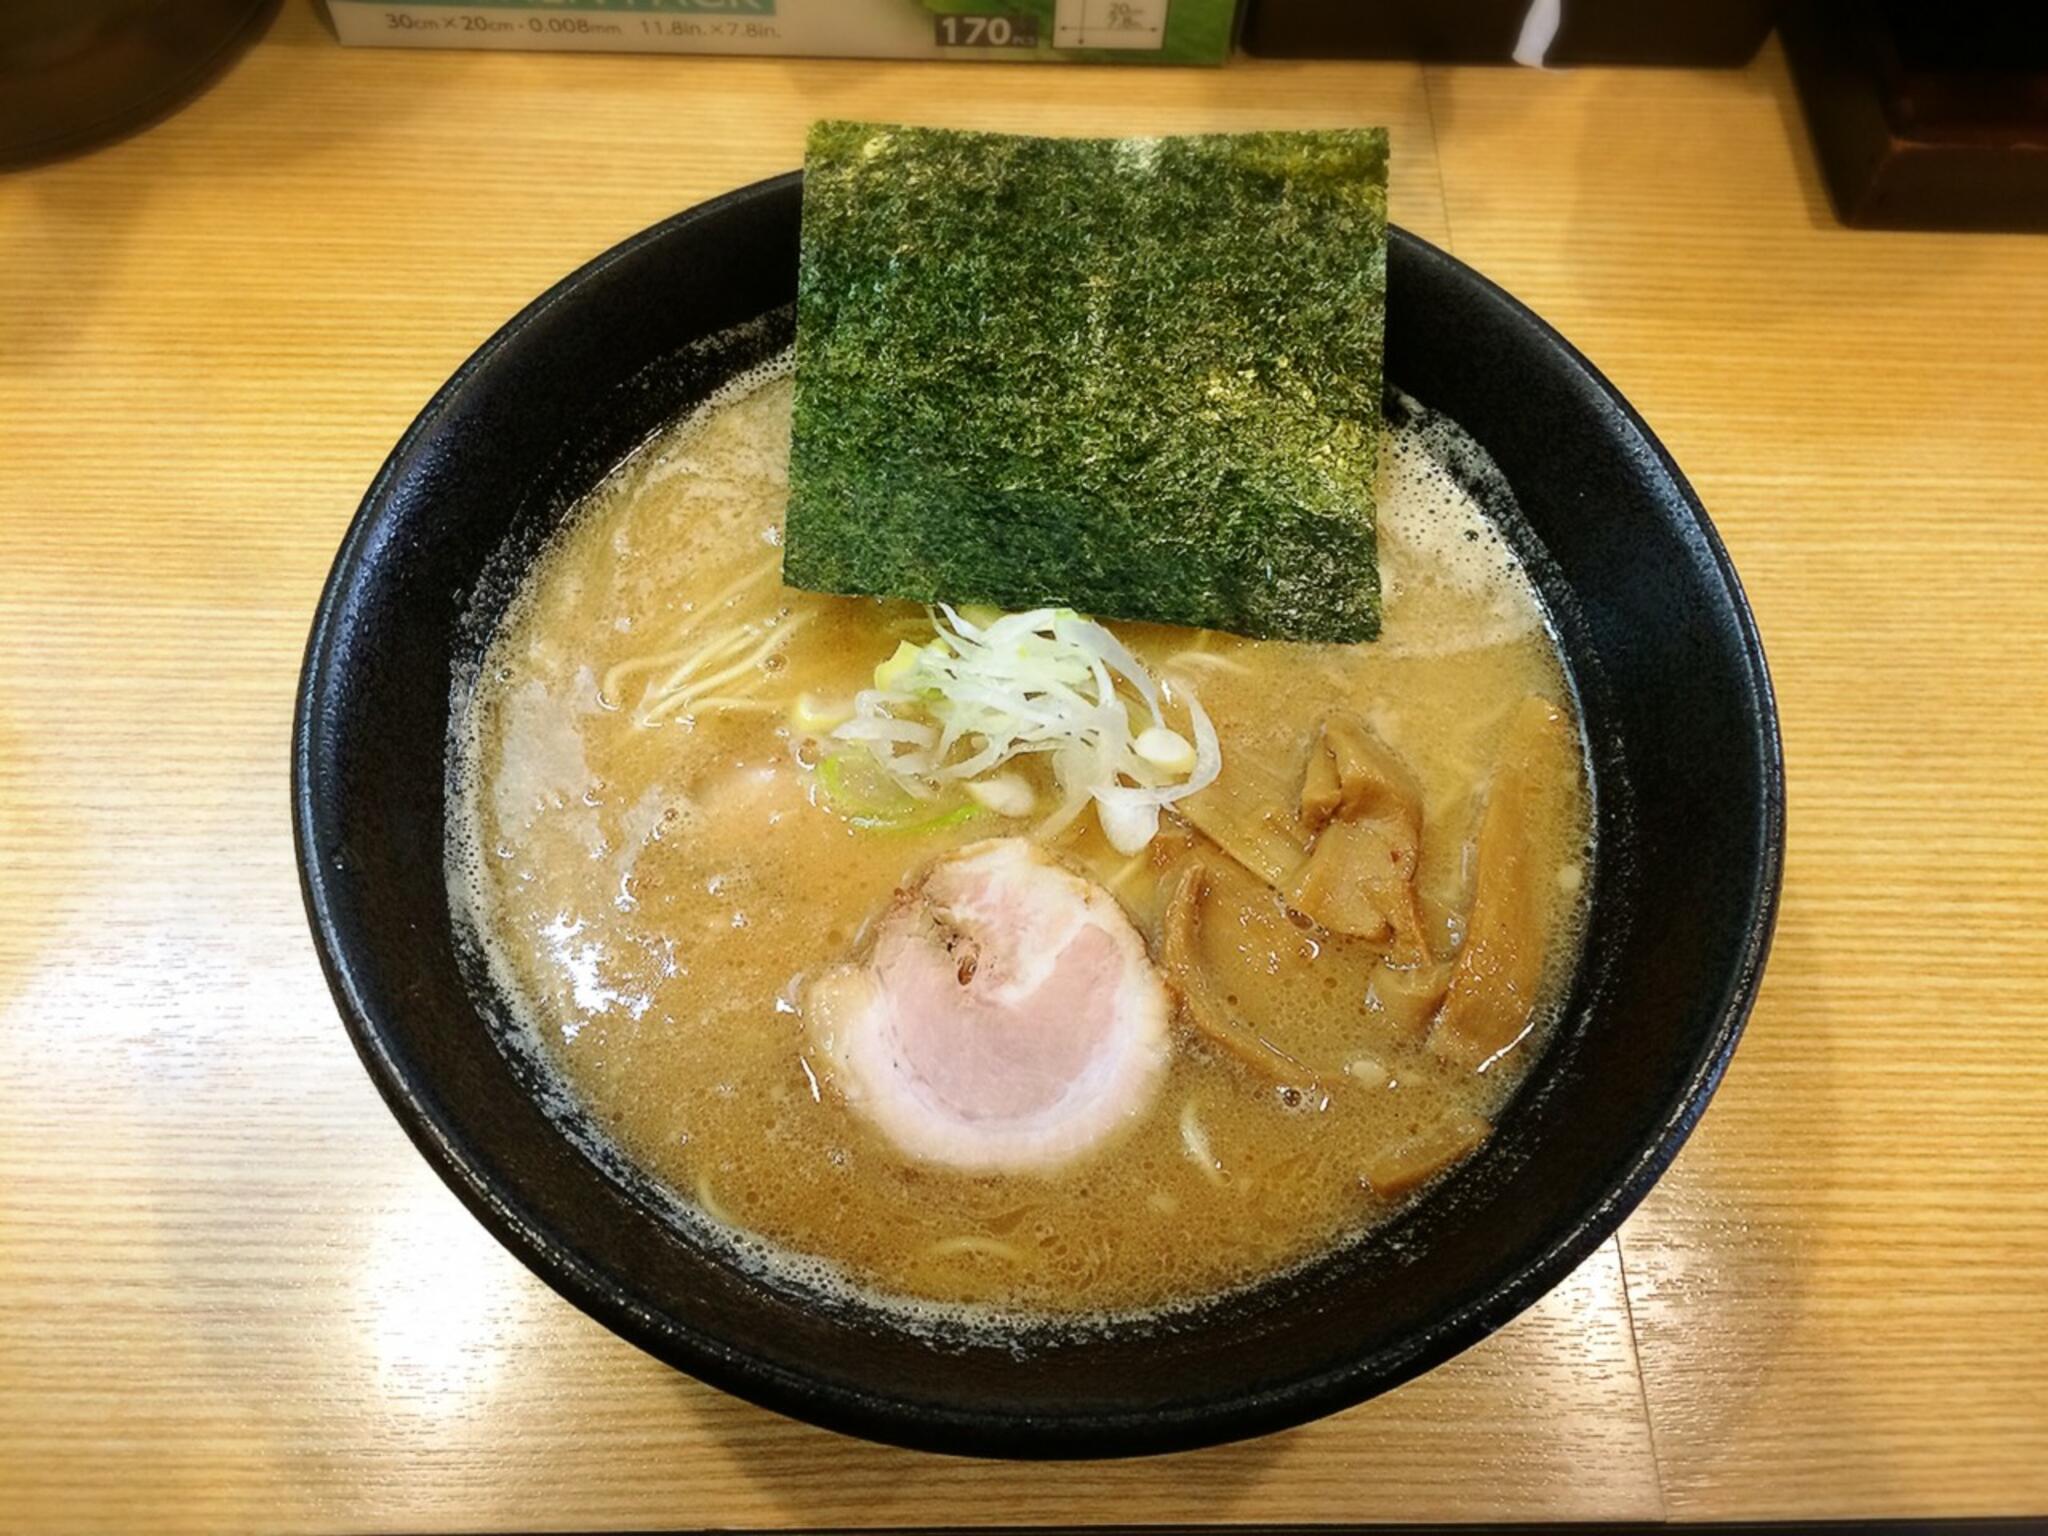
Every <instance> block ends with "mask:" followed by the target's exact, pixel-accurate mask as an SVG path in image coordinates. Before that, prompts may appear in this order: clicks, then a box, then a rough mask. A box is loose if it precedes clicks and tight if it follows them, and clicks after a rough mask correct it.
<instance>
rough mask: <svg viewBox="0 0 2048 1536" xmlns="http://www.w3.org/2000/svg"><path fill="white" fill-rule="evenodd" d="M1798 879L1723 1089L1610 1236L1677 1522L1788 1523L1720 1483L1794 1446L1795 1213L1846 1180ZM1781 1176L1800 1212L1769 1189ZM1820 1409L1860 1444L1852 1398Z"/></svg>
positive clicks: (1802, 1306) (1807, 1241) (1803, 1277)
mask: <svg viewBox="0 0 2048 1536" xmlns="http://www.w3.org/2000/svg"><path fill="white" fill-rule="evenodd" d="M1795 847H1796V845H1795ZM1799 870H1800V860H1799V859H1798V858H1797V856H1796V854H1795V855H1794V856H1793V857H1792V858H1790V859H1788V862H1787V879H1786V885H1785V898H1784V905H1783V907H1782V908H1781V910H1780V913H1779V918H1778V925H1777V934H1776V938H1775V940H1774V942H1773V946H1772V947H1773V952H1774V954H1775V956H1776V974H1777V976H1778V977H1779V979H1780V981H1779V984H1778V985H1774V984H1773V980H1772V974H1771V973H1769V972H1767V973H1766V975H1765V977H1764V982H1763V989H1762V992H1761V994H1760V996H1759V999H1758V1002H1757V1006H1756V1010H1755V1012H1754V1013H1753V1015H1752V1016H1751V1019H1750V1022H1749V1026H1748V1028H1747V1030H1746V1031H1745V1033H1744V1036H1743V1042H1742V1046H1741V1049H1740V1050H1738V1051H1737V1052H1736V1055H1735V1059H1734V1061H1733V1063H1732V1065H1731V1066H1730V1069H1729V1072H1728V1076H1727V1079H1726V1080H1725V1082H1724V1083H1723V1085H1722V1088H1721V1090H1720V1091H1719V1092H1718V1093H1717V1094H1716V1095H1715V1097H1714V1100H1713V1102H1712V1104H1711V1105H1710V1107H1709V1108H1708V1110H1707V1113H1706V1115H1705V1117H1704V1119H1703V1120H1702V1122H1701V1124H1700V1126H1699V1127H1698V1128H1697V1130H1696V1131H1695V1133H1694V1135H1693V1137H1692V1140H1691V1142H1690V1143H1689V1144H1688V1146H1687V1147H1686V1149H1685V1150H1684V1151H1683V1152H1681V1153H1680V1154H1679V1157H1678V1159H1677V1160H1676V1162H1674V1163H1673V1165H1672V1167H1671V1169H1670V1170H1669V1172H1667V1173H1666V1174H1665V1176H1664V1178H1663V1179H1662V1180H1661V1181H1660V1182H1659V1183H1658V1185H1657V1187H1656V1188H1655V1189H1653V1190H1652V1191H1651V1192H1650V1194H1649V1196H1648V1197H1647V1198H1646V1199H1645V1200H1644V1202H1643V1204H1642V1205H1641V1207H1639V1208H1638V1210H1637V1211H1636V1212H1635V1214H1634V1215H1633V1216H1631V1217H1630V1218H1629V1220H1628V1222H1627V1223H1626V1224H1625V1225H1624V1226H1623V1227H1622V1229H1621V1231H1620V1234H1619V1242H1620V1245H1621V1252H1622V1259H1623V1264H1624V1266H1625V1268H1626V1273H1627V1285H1628V1294H1629V1305H1630V1311H1631V1315H1632V1319H1633V1327H1634V1331H1635V1339H1636V1355H1637V1362H1638V1368H1639V1369H1640V1370H1641V1372H1642V1377H1643V1388H1644V1400H1645V1405H1646V1407H1647V1409H1648V1411H1649V1415H1650V1422H1651V1428H1652V1432H1653V1434H1654V1435H1655V1438H1656V1444H1657V1450H1658V1464H1659V1473H1660V1477H1661V1480H1662V1482H1663V1485H1664V1492H1665V1495H1666V1498H1667V1500H1668V1502H1669V1505H1670V1509H1669V1513H1670V1514H1671V1515H1672V1516H1673V1517H1677V1518H1683V1517H1685V1516H1687V1515H1689V1514H1702V1515H1704V1514H1707V1513H1716V1514H1718V1513H1726V1512H1728V1511H1727V1507H1726V1500H1727V1499H1728V1497H1730V1496H1731V1495H1734V1496H1736V1497H1737V1498H1738V1501H1739V1502H1740V1503H1741V1504H1742V1506H1743V1507H1742V1508H1741V1509H1740V1510H1738V1511H1737V1512H1739V1513H1756V1514H1770V1515H1778V1514H1784V1513H1786V1511H1785V1510H1784V1509H1783V1508H1782V1507H1780V1506H1778V1505H1776V1504H1774V1505H1772V1506H1771V1507H1770V1508H1768V1509H1765V1508H1755V1509H1751V1508H1750V1507H1749V1503H1748V1501H1749V1499H1750V1498H1753V1497H1762V1496H1764V1494H1763V1492H1762V1491H1761V1490H1760V1491H1759V1493H1758V1494H1755V1495H1749V1496H1744V1495H1742V1494H1741V1491H1740V1490H1737V1489H1731V1488H1730V1487H1729V1486H1728V1478H1729V1477H1730V1476H1731V1475H1732V1474H1731V1470H1730V1469H1750V1470H1751V1471H1752V1472H1754V1471H1756V1470H1758V1469H1763V1470H1767V1471H1768V1472H1769V1473H1770V1474H1771V1476H1769V1477H1766V1478H1765V1479H1764V1480H1763V1484H1764V1487H1765V1488H1767V1489H1770V1490H1776V1489H1777V1488H1779V1487H1780V1483H1779V1482H1778V1481H1777V1480H1778V1479H1779V1478H1782V1476H1783V1475H1784V1474H1785V1472H1786V1470H1787V1469H1786V1467H1785V1465H1784V1464H1783V1462H1782V1461H1781V1460H1780V1457H1779V1455H1778V1454H1777V1453H1774V1451H1773V1448H1772V1447H1773V1442H1774V1441H1775V1442H1777V1443H1779V1444H1781V1445H1784V1446H1786V1447H1787V1448H1788V1452H1789V1448H1790V1447H1791V1446H1793V1445H1794V1444H1796V1443H1797V1433H1796V1431H1797V1429H1798V1427H1797V1426H1795V1425H1792V1424H1790V1423H1787V1422H1784V1421H1783V1420H1782V1419H1781V1416H1780V1415H1781V1408H1782V1407H1790V1406H1795V1405H1796V1400H1793V1399H1783V1400H1781V1399H1779V1398H1778V1397H1777V1392H1778V1390H1779V1387H1780V1384H1781V1382H1782V1381H1783V1380H1784V1372H1783V1367H1784V1366H1785V1365H1786V1364H1787V1363H1788V1361H1789V1360H1790V1357H1791V1355H1792V1353H1793V1352H1794V1351H1796V1350H1798V1349H1799V1348H1800V1347H1801V1343H1800V1341H1801V1339H1802V1336H1805V1335H1807V1334H1809V1333H1810V1331H1811V1327H1812V1322H1813V1319H1814V1317H1815V1311H1816V1307H1817V1305H1818V1301H1817V1298H1816V1295H1815V1287H1814V1272H1815V1249H1816V1246H1817V1239H1816V1237H1815V1234H1814V1233H1813V1232H1812V1230H1811V1229H1810V1226H1809V1225H1808V1224H1807V1223H1805V1222H1803V1221H1801V1220H1798V1219H1795V1218H1796V1217H1797V1214H1798V1211H1799V1210H1800V1209H1806V1208H1810V1206H1811V1205H1812V1204H1813V1203H1816V1202H1817V1201H1818V1200H1821V1199H1825V1197H1826V1196H1827V1193H1828V1192H1829V1191H1830V1190H1832V1189H1834V1188H1835V1187H1836V1186H1837V1185H1838V1184H1839V1183H1840V1182H1841V1180H1840V1177H1839V1163H1840V1160H1841V1158H1842V1157H1843V1156H1844V1152H1843V1149H1842V1148H1841V1147H1840V1145H1839V1143H1838V1142H1837V1141H1836V1140H1835V1139H1833V1138H1831V1136H1830V1134H1829V1128H1830V1127H1832V1126H1833V1125H1834V1124H1835V1123H1836V1116H1835V1112H1834V1104H1835V1099H1836V1096H1837V1092H1838V1085H1837V1084H1836V1082H1835V1079H1834V1075H1833V1073H1832V1072H1831V1070H1830V1058H1831V1053H1830V1051H1829V1050H1828V1044H1829V1041H1830V1039H1831V1030H1832V1028H1833V1022H1832V1020H1831V1019H1830V1017H1829V1014H1830V1011H1831V1010H1830V1008H1829V1004H1828V998H1827V994H1826V992H1825V991H1824V990H1822V989H1821V987H1820V986H1818V985H1817V984H1815V982H1814V981H1812V980H1809V978H1812V977H1815V976H1817V974H1818V970H1819V962H1818V961H1817V960H1815V959H1814V958H1813V956H1814V953H1815V950H1816V949H1817V948H1818V945H1817V934H1816V930H1815V928H1814V926H1813V921H1812V918H1811V915H1810V913H1809V911H1808V909H1807V908H1806V907H1805V906H1804V905H1803V904H1802V902H1801V900H1800V892H1801V882H1800V879H1799ZM1794 977H1796V978H1797V980H1794V979H1793V978H1794ZM1788 983H1789V984H1788ZM1794 1031H1797V1032H1798V1033H1797V1037H1796V1038H1795V1037H1794V1034H1793V1032H1794ZM1786 1181H1791V1182H1792V1183H1793V1184H1794V1185H1796V1187H1797V1189H1798V1191H1799V1200H1800V1204H1799V1206H1798V1207H1795V1206H1794V1205H1793V1203H1792V1202H1791V1201H1788V1200H1786V1199H1784V1198H1783V1197H1782V1196H1781V1195H1780V1194H1779V1193H1778V1191H1779V1190H1780V1189H1782V1188H1784V1187H1785V1182H1786ZM1828 1414H1829V1417H1830V1421H1831V1422H1830V1428H1829V1430H1828V1432H1827V1439H1828V1440H1830V1441H1833V1442H1836V1443H1843V1444H1854V1443H1857V1442H1858V1440H1859V1439H1860V1433H1859V1430H1858V1428H1857V1424H1858V1420H1859V1414H1858V1410H1857V1404H1856V1401H1855V1399H1854V1397H1853V1395H1852V1394H1848V1393H1843V1394H1840V1395H1837V1396H1836V1397H1834V1398H1833V1399H1831V1400H1830V1402H1829V1404H1828ZM1809 1429H1810V1426H1809ZM1815 1470H1825V1469H1824V1468H1819V1467H1816V1469H1815ZM1705 1492H1712V1493H1714V1494H1715V1495H1716V1500H1715V1503H1714V1505H1713V1507H1712V1509H1711V1510H1709V1509H1706V1508H1697V1509H1696V1508H1695V1507H1694V1506H1693V1505H1692V1504H1691V1503H1690V1502H1689V1500H1690V1499H1691V1498H1692V1497H1694V1496H1697V1495H1699V1494H1702V1493H1705ZM1770 1496H1771V1497H1776V1494H1775V1492H1773V1493H1771V1495H1770ZM1858 1503H1859V1506H1862V1507H1868V1508H1870V1509H1873V1510H1876V1509H1882V1508H1884V1507H1885V1489H1884V1488H1883V1487H1882V1486H1874V1485H1873V1486H1865V1487H1863V1488H1862V1489H1860V1490H1859V1492H1858Z"/></svg>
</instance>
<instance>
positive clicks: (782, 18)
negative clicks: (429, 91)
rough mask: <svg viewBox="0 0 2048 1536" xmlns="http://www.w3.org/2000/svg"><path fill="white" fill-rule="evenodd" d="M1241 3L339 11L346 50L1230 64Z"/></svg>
mask: <svg viewBox="0 0 2048 1536" xmlns="http://www.w3.org/2000/svg"><path fill="white" fill-rule="evenodd" d="M1237 6H1238V0H327V7H328V12H329V14H330V15H332V17H333V18H334V30H335V31H336V33H337V34H339V36H340V38H341V40H342V41H343V42H344V43H352V44H356V45H359V46H366V47H391V48H570V49H582V50H587V51H605V52H625V53H734V54H827V55H837V56H842V57H849V58H890V59H977V60H995V61H1002V62H1023V61H1043V62H1048V63H1061V62H1076V63H1080V62H1091V61H1092V62H1115V63H1157V64H1221V63H1222V62H1223V61H1224V60H1225V59H1226V58H1228V57H1229V56H1230V49H1231V44H1232V42H1233V40H1234V37H1235V34H1236V26H1237Z"/></svg>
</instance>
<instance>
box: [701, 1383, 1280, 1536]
mask: <svg viewBox="0 0 2048 1536" xmlns="http://www.w3.org/2000/svg"><path fill="white" fill-rule="evenodd" d="M675 1385H676V1390H677V1393H678V1395H681V1396H687V1397H688V1399H689V1402H688V1405H687V1408H688V1411H689V1413H690V1416H691V1418H692V1419H693V1420H694V1421H695V1422H696V1423H697V1424H698V1425H700V1426H701V1427H702V1429H703V1430H704V1431H705V1432H706V1433H707V1434H708V1435H709V1436H711V1437H713V1438H715V1439H716V1441H717V1442H718V1444H719V1446H720V1449H721V1450H722V1451H723V1452H724V1453H725V1458H726V1459H727V1460H728V1461H729V1463H730V1464H731V1465H732V1466H733V1467H734V1468H735V1469H736V1470H737V1471H738V1472H739V1473H740V1474H741V1475H742V1476H744V1477H745V1479H746V1480H747V1481H748V1483H749V1484H751V1488H752V1492H753V1493H754V1494H755V1495H756V1496H757V1497H759V1498H761V1499H763V1500H765V1501H767V1502H768V1503H770V1504H772V1505H774V1506H775V1508H776V1510H777V1511H778V1515H777V1521H778V1523H789V1524H806V1523H812V1522H816V1523H820V1524H826V1525H831V1524H847V1523H849V1522H850V1523H855V1524H859V1525H863V1526H866V1525H875V1526H915V1525H930V1524H934V1523H938V1524H951V1523H956V1522H966V1521H968V1519H969V1517H967V1516H966V1515H965V1514H964V1513H963V1512H964V1511H965V1510H967V1509H970V1508H971V1509H973V1510H974V1511H975V1513H974V1514H973V1516H972V1517H971V1523H974V1524H994V1525H1005V1524H1011V1525H1015V1524H1041V1523H1053V1524H1058V1523H1060V1522H1061V1521H1062V1519H1072V1518H1074V1516H1075V1514H1076V1512H1077V1511H1078V1510H1079V1509H1081V1508H1082V1507H1084V1506H1085V1505H1086V1504H1087V1503H1088V1502H1089V1501H1090V1500H1100V1499H1103V1498H1111V1497H1113V1498H1115V1499H1116V1500H1118V1501H1119V1502H1120V1504H1121V1505H1122V1507H1125V1508H1131V1509H1137V1510H1141V1511H1143V1512H1144V1516H1145V1518H1147V1519H1148V1520H1151V1519H1157V1518H1160V1515H1161V1512H1162V1511H1163V1512H1164V1517H1165V1518H1167V1519H1173V1518H1179V1519H1183V1520H1187V1519H1195V1518H1199V1516H1200V1513H1201V1512H1202V1511H1203V1510H1207V1511H1208V1512H1209V1513H1210V1514H1211V1515H1212V1516H1216V1515H1220V1514H1222V1513H1223V1512H1225V1511H1231V1510H1238V1509H1240V1508H1241V1507H1242V1506H1243V1504H1244V1503H1245V1501H1246V1499H1247V1498H1249V1497H1250V1496H1251V1494H1252V1492H1253V1491H1254V1490H1255V1489H1257V1488H1258V1487H1259V1486H1260V1485H1261V1484H1262V1483H1263V1482H1265V1481H1266V1480H1267V1478H1268V1477H1269V1476H1270V1474H1271V1473H1272V1472H1273V1470H1274V1468H1275V1467H1276V1466H1277V1465H1278V1464H1279V1463H1280V1461H1281V1460H1282V1459H1283V1458H1284V1457H1285V1456H1286V1454H1287V1452H1288V1449H1289V1442H1290V1441H1291V1440H1293V1439H1294V1438H1296V1437H1297V1436H1299V1435H1300V1434H1301V1433H1302V1431H1300V1430H1288V1431H1282V1432H1280V1433H1278V1434H1271V1435H1265V1436H1262V1437H1260V1438H1258V1439H1255V1440H1241V1441H1238V1442H1236V1443H1234V1444H1231V1445H1223V1446H1214V1447H1210V1448H1209V1449H1206V1450H1200V1451H1189V1452H1183V1453H1181V1454H1178V1455H1169V1456H1145V1457H1138V1458H1133V1459H1127V1460H1121V1461H1053V1462H1047V1461H996V1460H986V1459H980V1458H974V1457H963V1456H944V1455H934V1454H931V1453H929V1452H923V1451H911V1450H904V1449H902V1448H900V1447H897V1446H889V1445H880V1444H877V1443H875V1442H873V1441H869V1440H861V1439H856V1438H854V1437H851V1436H847V1435H840V1434H835V1433H834V1432H832V1431H830V1430H825V1429H819V1428H817V1427H816V1426H814V1425H810V1424H804V1423H800V1422H798V1421H797V1420H795V1419H789V1418H785V1417H783V1416H782V1415H780V1414H777V1413H771V1412H769V1411H768V1410H766V1409H762V1408H757V1407H755V1406H754V1405H752V1404H751V1403H745V1402H742V1401H740V1400H739V1399H738V1398H734V1397H728V1396H726V1395H725V1394H723V1393H716V1392H708V1391H707V1390H706V1389H705V1388H703V1387H702V1386H700V1385H698V1384H697V1383H695V1382H692V1381H689V1380H687V1379H686V1378H683V1377H678V1378H677V1379H676V1383H675Z"/></svg>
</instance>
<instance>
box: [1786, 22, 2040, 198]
mask: <svg viewBox="0 0 2048 1536" xmlns="http://www.w3.org/2000/svg"><path fill="white" fill-rule="evenodd" d="M1781 30H1782V33H1783V36H1784V39H1785V54H1786V57H1787V59H1788V60H1789V61H1790V63H1791V66H1792V79H1793V83H1794V84H1795V85H1796V86H1797V87H1798V90H1799V98H1800V101H1801V102H1802V104H1803V105H1804V106H1805V109H1806V126H1807V131H1808V132H1809V133H1811V134H1812V136H1813V146H1814V152H1815V154H1816V156H1817V157H1818V158H1819V160H1820V168H1821V174H1822V176H1823V178H1824V179H1825V180H1826V182H1827V185H1828V196H1829V197H1830V198H1831V199H1832V200H1833V202H1834V205H1835V214H1836V216H1837V217H1839V218H1840V219H1841V221H1842V222H1843V223H1844V224H1854V225H1861V226H1865V227H1869V228H1881V229H2007V230H2032V229H2048V13H2044V12H2043V11H2042V10H2041V9H2040V8H2039V7H2036V6H2014V5H2007V4H2003V3H2000V4H1996V5H1994V4H1990V3H1987V0H1946V3H1944V4H1941V5H1932V4H1927V3H1924V0H1922V3H1903V0H1892V3H1888V4H1880V3H1875V0H1795V3H1793V4H1791V5H1788V6H1787V7H1786V9H1785V15H1784V18H1783V21H1782V23H1781Z"/></svg>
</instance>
